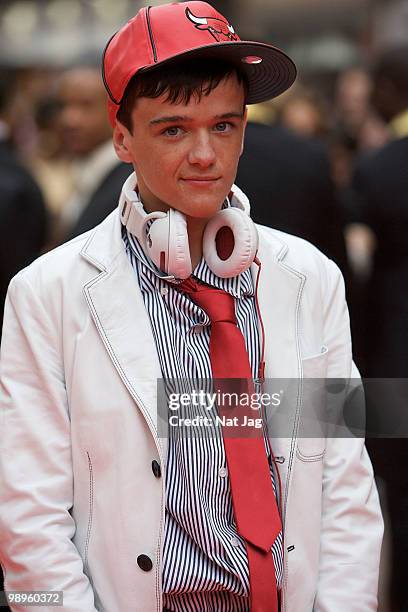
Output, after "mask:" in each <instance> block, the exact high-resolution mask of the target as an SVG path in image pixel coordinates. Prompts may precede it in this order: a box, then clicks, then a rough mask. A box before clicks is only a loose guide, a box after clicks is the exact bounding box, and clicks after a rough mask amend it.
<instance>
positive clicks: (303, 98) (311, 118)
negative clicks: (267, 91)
mask: <svg viewBox="0 0 408 612" xmlns="http://www.w3.org/2000/svg"><path fill="white" fill-rule="evenodd" d="M280 122H281V124H282V125H284V126H285V127H287V128H288V129H289V130H292V131H293V132H295V133H296V134H299V136H304V137H306V138H322V137H324V135H325V134H326V132H327V129H328V125H327V123H328V122H327V110H326V108H325V105H324V103H323V100H322V99H321V98H320V97H319V96H318V95H317V92H315V91H313V90H308V89H301V90H294V92H293V93H292V94H290V95H288V97H287V99H286V101H285V104H284V105H283V106H282V108H281V111H280Z"/></svg>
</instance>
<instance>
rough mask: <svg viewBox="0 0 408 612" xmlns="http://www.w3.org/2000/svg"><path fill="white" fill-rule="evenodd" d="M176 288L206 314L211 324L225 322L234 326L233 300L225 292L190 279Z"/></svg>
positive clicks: (235, 321) (235, 320)
mask: <svg viewBox="0 0 408 612" xmlns="http://www.w3.org/2000/svg"><path fill="white" fill-rule="evenodd" d="M177 287H178V289H181V291H184V293H187V294H188V295H189V296H190V297H191V299H192V300H193V302H195V303H196V304H197V306H200V308H202V309H203V310H204V311H205V312H206V313H207V315H208V316H209V318H210V321H211V323H218V322H221V321H225V322H228V323H234V325H236V323H237V319H236V316H235V302H234V298H233V297H232V295H230V294H229V293H227V292H226V291H223V290H222V289H217V288H215V287H211V286H210V285H204V284H202V283H198V282H197V281H195V280H194V279H192V278H191V277H190V278H187V279H186V280H184V281H183V282H182V283H180V284H179V285H177Z"/></svg>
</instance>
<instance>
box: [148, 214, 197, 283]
mask: <svg viewBox="0 0 408 612" xmlns="http://www.w3.org/2000/svg"><path fill="white" fill-rule="evenodd" d="M146 252H147V255H148V256H149V257H150V259H151V260H152V261H153V262H154V263H155V265H156V266H157V267H158V268H159V270H161V271H162V272H164V273H165V274H169V275H173V276H175V277H176V278H181V279H184V278H188V277H189V276H190V274H191V258H190V247H189V243H188V234H187V222H186V218H185V216H184V215H183V214H182V213H180V212H178V211H177V210H173V209H170V210H169V211H168V213H167V215H166V216H165V217H164V218H163V219H155V220H154V221H153V223H152V224H151V226H150V229H149V231H148V234H147V239H146Z"/></svg>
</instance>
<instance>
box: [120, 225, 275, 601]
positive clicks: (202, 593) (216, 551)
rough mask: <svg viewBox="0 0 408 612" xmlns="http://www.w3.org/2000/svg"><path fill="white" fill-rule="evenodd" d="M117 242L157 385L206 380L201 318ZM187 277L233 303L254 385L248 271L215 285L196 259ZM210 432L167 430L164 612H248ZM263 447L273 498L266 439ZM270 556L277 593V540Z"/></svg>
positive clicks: (206, 330) (243, 560)
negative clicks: (143, 314) (143, 319)
mask: <svg viewBox="0 0 408 612" xmlns="http://www.w3.org/2000/svg"><path fill="white" fill-rule="evenodd" d="M122 236H123V240H124V243H125V246H126V251H127V254H128V257H129V260H130V262H131V265H132V267H133V269H134V271H135V273H136V276H137V280H138V283H139V286H140V290H141V293H142V296H143V300H144V304H145V307H146V310H147V312H148V315H149V318H150V323H151V327H152V332H153V337H154V339H155V343H156V348H157V352H158V356H159V361H160V367H161V371H162V376H163V378H164V379H166V380H167V379H169V380H175V381H180V380H183V381H186V383H185V384H188V382H187V381H196V380H211V376H212V375H211V364H210V356H209V341H210V319H209V317H208V315H207V314H206V313H205V312H204V311H203V310H202V309H201V308H200V307H199V306H197V305H196V304H195V303H194V302H193V301H192V300H191V299H190V297H189V296H187V295H186V294H184V293H181V292H179V291H177V289H175V288H174V287H173V286H172V284H171V283H169V282H167V281H164V280H162V279H161V278H160V276H159V275H160V272H159V270H158V269H157V268H156V267H155V265H154V264H153V262H152V261H151V260H150V259H149V258H148V257H147V256H146V255H145V253H144V251H143V249H142V248H141V246H140V244H139V243H138V241H137V239H136V238H135V237H134V236H133V235H132V234H130V233H129V232H128V231H127V230H126V229H125V228H124V227H123V228H122ZM194 277H195V278H197V279H199V280H200V281H203V282H205V283H207V284H209V285H212V286H214V287H217V288H219V289H223V290H224V291H227V292H228V293H230V294H231V295H232V296H233V297H234V298H235V304H236V316H237V323H238V327H239V329H240V330H241V332H242V334H243V336H244V338H245V344H246V349H247V351H248V355H249V359H250V364H251V369H252V373H253V376H254V378H256V376H257V371H258V364H259V355H260V340H259V334H258V317H257V312H256V306H255V299H254V287H253V281H252V275H251V272H250V270H247V271H246V272H244V273H243V274H240V275H239V276H237V277H234V278H223V279H222V278H219V277H218V276H216V275H215V274H213V272H211V270H210V269H209V268H208V266H207V264H206V262H205V260H204V259H202V260H201V262H200V263H199V264H198V266H197V267H196V268H195V270H194ZM183 384H184V383H183ZM191 384H193V382H191ZM203 410H204V409H203ZM196 414H197V412H196ZM215 430H217V431H216V432H215V433H214V430H213V432H212V435H207V436H206V435H197V436H186V435H182V433H180V431H181V430H180V429H179V428H173V427H169V441H168V456H167V469H166V509H165V526H164V544H163V574H162V584H163V607H164V610H172V611H180V612H187V611H190V610H191V611H194V612H196V611H199V612H206V611H210V610H217V611H218V612H230V611H231V612H232V611H242V612H244V611H245V612H247V611H248V610H249V570H248V561H247V556H246V549H245V542H244V540H243V539H242V538H241V537H240V536H239V535H238V533H237V528H236V524H235V519H234V514H233V509H232V498H231V491H230V484H229V478H228V472H227V464H226V457H225V450H224V444H223V440H222V434H221V428H220V427H216V428H215ZM217 432H218V433H217ZM265 445H266V452H267V453H268V457H269V466H270V473H271V479H272V484H273V488H274V491H275V495H276V496H277V495H278V493H277V490H276V486H275V475H274V468H273V463H272V461H271V458H270V452H269V443H267V441H266V432H265ZM272 555H273V558H274V563H275V572H276V582H277V585H278V587H279V588H280V586H281V584H282V568H283V561H282V559H283V543H282V534H280V535H279V536H278V537H277V539H276V541H275V542H274V545H273V547H272Z"/></svg>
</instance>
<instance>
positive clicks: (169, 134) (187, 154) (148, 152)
mask: <svg viewBox="0 0 408 612" xmlns="http://www.w3.org/2000/svg"><path fill="white" fill-rule="evenodd" d="M165 98H166V95H165V94H164V95H162V96H161V97H159V98H156V99H148V98H139V99H138V100H137V102H136V104H135V108H134V109H133V113H132V121H133V133H132V134H130V132H129V131H128V130H127V129H126V128H125V127H124V126H123V125H121V124H120V123H117V126H116V127H115V130H114V144H115V148H116V151H117V153H118V155H119V157H120V158H121V159H122V160H123V161H126V162H131V163H132V164H133V166H134V168H135V171H136V174H137V179H138V187H139V191H140V196H141V199H142V201H143V204H144V206H145V208H146V209H147V210H148V211H153V210H163V211H166V210H168V208H169V207H170V208H174V209H176V210H179V211H180V212H182V213H184V214H185V215H187V216H188V217H195V218H201V219H207V218H210V217H212V216H213V215H214V214H215V213H216V212H217V211H218V210H219V209H220V207H221V205H222V203H223V201H224V199H225V197H226V196H227V195H228V193H229V191H230V189H231V185H232V184H233V182H234V179H235V176H236V172H237V165H238V160H239V157H240V154H241V151H242V142H243V137H244V128H245V121H246V114H245V112H244V87H243V85H241V84H239V83H238V80H237V78H236V76H235V75H232V76H231V77H228V78H227V79H224V80H223V81H221V83H220V84H219V85H218V87H216V88H215V89H214V90H213V91H212V92H211V93H210V94H209V95H208V96H202V98H201V100H198V99H197V98H196V97H194V96H193V97H192V98H191V99H190V101H189V103H188V104H184V103H181V104H173V103H170V102H166V100H165Z"/></svg>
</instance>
